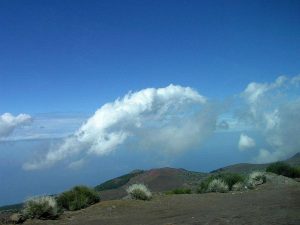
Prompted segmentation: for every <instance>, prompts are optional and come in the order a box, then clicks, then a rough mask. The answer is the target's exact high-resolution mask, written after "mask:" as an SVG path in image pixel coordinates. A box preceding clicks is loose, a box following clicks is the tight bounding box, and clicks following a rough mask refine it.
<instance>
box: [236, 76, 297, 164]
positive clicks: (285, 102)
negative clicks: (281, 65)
mask: <svg viewBox="0 0 300 225" xmlns="http://www.w3.org/2000/svg"><path fill="white" fill-rule="evenodd" d="M299 85H300V77H299V76H296V77H293V78H287V77H284V76H281V77H278V78H277V79H276V80H275V81H274V82H272V83H255V82H253V83H250V84H249V85H248V86H247V88H246V89H245V91H244V92H243V93H242V95H241V96H242V98H243V100H244V101H245V103H246V110H245V111H244V112H243V113H242V114H241V115H240V119H241V120H243V121H244V122H246V123H248V124H250V125H253V126H254V128H256V129H257V130H259V131H262V133H263V135H264V137H265V139H266V141H267V143H268V144H269V146H270V149H261V150H260V152H259V155H258V156H257V158H256V162H270V161H275V160H281V159H284V158H286V157H289V156H291V155H292V154H294V153H297V152H298V151H299V149H300V138H299V134H300V113H299V112H300V93H299V92H300V90H299Z"/></svg>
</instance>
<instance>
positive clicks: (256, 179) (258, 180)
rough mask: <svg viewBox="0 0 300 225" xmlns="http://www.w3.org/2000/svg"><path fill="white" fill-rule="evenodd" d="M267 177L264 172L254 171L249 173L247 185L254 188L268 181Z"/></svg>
mask: <svg viewBox="0 0 300 225" xmlns="http://www.w3.org/2000/svg"><path fill="white" fill-rule="evenodd" d="M266 181H267V178H266V176H265V174H264V173H263V172H259V171H254V172H252V173H250V174H249V176H248V180H247V187H248V188H250V189H252V188H254V187H256V186H257V185H260V184H263V183H266Z"/></svg>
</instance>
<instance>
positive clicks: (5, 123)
mask: <svg viewBox="0 0 300 225" xmlns="http://www.w3.org/2000/svg"><path fill="white" fill-rule="evenodd" d="M31 121H32V118H31V116H30V115H27V114H19V115H17V116H13V115H12V114H10V113H4V114H2V115H0V140H1V139H2V138H5V137H8V136H9V135H10V134H12V133H13V131H14V130H15V129H16V128H18V127H21V126H24V125H26V124H29V123H30V122H31Z"/></svg>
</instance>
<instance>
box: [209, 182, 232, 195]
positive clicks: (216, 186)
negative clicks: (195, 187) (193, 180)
mask: <svg viewBox="0 0 300 225" xmlns="http://www.w3.org/2000/svg"><path fill="white" fill-rule="evenodd" d="M207 191H208V192H221V193H225V192H228V191H229V187H228V184H226V183H225V182H224V181H223V180H222V179H214V180H212V181H211V182H210V183H209V185H208V188H207Z"/></svg>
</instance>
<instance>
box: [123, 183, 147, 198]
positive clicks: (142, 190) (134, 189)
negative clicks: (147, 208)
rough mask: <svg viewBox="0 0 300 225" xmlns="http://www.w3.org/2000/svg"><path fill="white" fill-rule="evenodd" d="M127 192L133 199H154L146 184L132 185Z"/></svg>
mask: <svg viewBox="0 0 300 225" xmlns="http://www.w3.org/2000/svg"><path fill="white" fill-rule="evenodd" d="M126 191H127V193H128V194H129V196H130V197H131V198H132V199H138V200H150V199H151V198H152V193H151V191H150V190H149V189H148V188H147V187H146V186H145V185H144V184H132V185H130V186H129V187H128V188H127V190H126Z"/></svg>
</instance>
